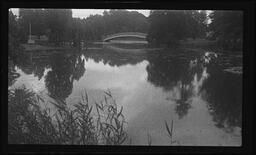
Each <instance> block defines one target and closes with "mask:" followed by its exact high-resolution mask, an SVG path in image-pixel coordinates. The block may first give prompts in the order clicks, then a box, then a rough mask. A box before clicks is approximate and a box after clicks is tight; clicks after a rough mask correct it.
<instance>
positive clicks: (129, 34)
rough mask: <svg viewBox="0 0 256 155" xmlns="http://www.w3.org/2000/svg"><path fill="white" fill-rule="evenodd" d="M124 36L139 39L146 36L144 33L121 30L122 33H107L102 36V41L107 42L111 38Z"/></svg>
mask: <svg viewBox="0 0 256 155" xmlns="http://www.w3.org/2000/svg"><path fill="white" fill-rule="evenodd" d="M126 37H132V38H140V39H145V40H146V38H147V34H146V33H140V32H122V33H116V34H111V35H107V36H105V37H104V38H103V42H107V41H110V40H113V39H117V38H118V39H119V38H120V39H122V38H126Z"/></svg>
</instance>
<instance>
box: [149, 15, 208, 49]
mask: <svg viewBox="0 0 256 155" xmlns="http://www.w3.org/2000/svg"><path fill="white" fill-rule="evenodd" d="M206 18H207V16H206V13H205V11H192V10H186V11H185V10H174V11H170V10H168V11H166V10H156V11H151V12H150V16H149V23H150V28H149V32H148V41H149V42H151V43H155V44H164V45H167V46H173V45H176V44H178V43H179V41H180V40H183V39H186V38H189V37H191V38H196V37H204V35H205V32H206Z"/></svg>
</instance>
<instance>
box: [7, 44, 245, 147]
mask: <svg viewBox="0 0 256 155" xmlns="http://www.w3.org/2000/svg"><path fill="white" fill-rule="evenodd" d="M115 49H118V48H115ZM131 50H134V49H131ZM142 50H143V52H141V53H140V51H139V50H138V49H136V51H135V52H134V51H131V52H129V50H127V49H126V50H124V51H115V50H112V48H89V49H88V50H84V51H81V52H75V51H63V52H62V51H61V52H58V53H56V54H50V55H49V54H48V55H44V56H43V55H40V54H38V53H34V54H31V55H27V54H25V55H24V56H19V57H18V58H16V59H15V60H13V61H12V65H9V68H10V67H11V70H12V71H13V72H15V73H16V74H17V75H19V76H16V77H15V78H13V79H14V80H13V82H12V83H9V88H10V89H13V88H18V87H21V86H22V85H25V87H26V88H29V89H31V90H33V91H34V92H36V93H38V94H40V95H42V96H49V97H58V98H60V99H63V100H66V101H67V103H68V104H70V105H72V104H73V103H75V102H77V100H80V99H81V95H82V94H83V93H84V92H85V91H86V92H87V93H88V96H89V100H90V101H91V102H95V101H99V100H101V99H102V95H103V94H104V91H106V90H109V91H110V92H111V93H112V96H113V97H114V98H115V99H116V103H117V105H118V107H119V108H120V107H121V106H122V107H123V114H124V116H125V120H126V121H127V127H126V130H127V132H128V135H129V137H130V138H131V139H132V145H148V136H150V137H151V141H152V145H171V141H170V138H169V137H168V133H167V130H166V126H165V122H167V123H168V125H169V126H170V125H171V122H172V121H173V141H174V142H173V144H172V145H192V146H195V145H199V146H241V145H242V136H241V133H242V131H241V126H242V55H241V54H234V53H225V54H223V53H220V52H219V51H204V50H200V51H196V50H194V51H191V50H185V49H173V50H159V49H149V50H145V49H142ZM127 51H128V52H127ZM145 51H146V52H145ZM10 78H11V77H9V79H10Z"/></svg>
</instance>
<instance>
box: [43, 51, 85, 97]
mask: <svg viewBox="0 0 256 155" xmlns="http://www.w3.org/2000/svg"><path fill="white" fill-rule="evenodd" d="M50 63H51V71H49V72H48V73H47V75H46V77H45V83H46V87H47V89H48V93H49V96H50V97H52V98H58V99H61V100H65V99H66V98H67V97H68V96H69V95H70V94H71V92H72V89H73V82H74V80H79V79H80V77H81V76H82V75H83V74H84V72H85V68H84V60H82V58H81V57H80V55H71V56H69V57H68V56H65V55H63V54H56V55H53V56H52V57H51V58H50Z"/></svg>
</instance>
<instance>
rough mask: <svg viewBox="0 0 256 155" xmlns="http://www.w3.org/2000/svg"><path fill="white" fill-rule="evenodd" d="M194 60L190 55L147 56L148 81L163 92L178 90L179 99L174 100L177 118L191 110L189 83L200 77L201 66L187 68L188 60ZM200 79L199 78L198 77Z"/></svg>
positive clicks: (164, 54) (190, 88)
mask: <svg viewBox="0 0 256 155" xmlns="http://www.w3.org/2000/svg"><path fill="white" fill-rule="evenodd" d="M193 59H194V58H193V57H191V56H190V55H184V54H183V55H181V54H180V55H179V54H177V53H172V55H170V54H168V53H162V54H161V53H158V54H152V55H149V56H148V61H149V65H148V66H147V68H146V70H147V72H148V81H149V82H151V83H152V84H153V85H154V86H156V87H162V88H163V90H165V91H170V90H172V89H173V87H174V86H178V87H179V90H180V98H179V99H174V100H175V102H176V108H175V111H176V113H177V114H178V116H179V118H180V119H181V118H183V117H184V116H185V115H186V114H187V113H188V110H189V109H190V108H191V102H190V100H189V98H190V97H191V96H192V86H191V82H192V80H193V78H194V75H195V74H196V73H197V75H199V76H201V74H202V71H203V66H202V64H201V63H198V64H195V65H194V66H193V67H190V66H189V63H190V60H193ZM199 78H200V77H199Z"/></svg>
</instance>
